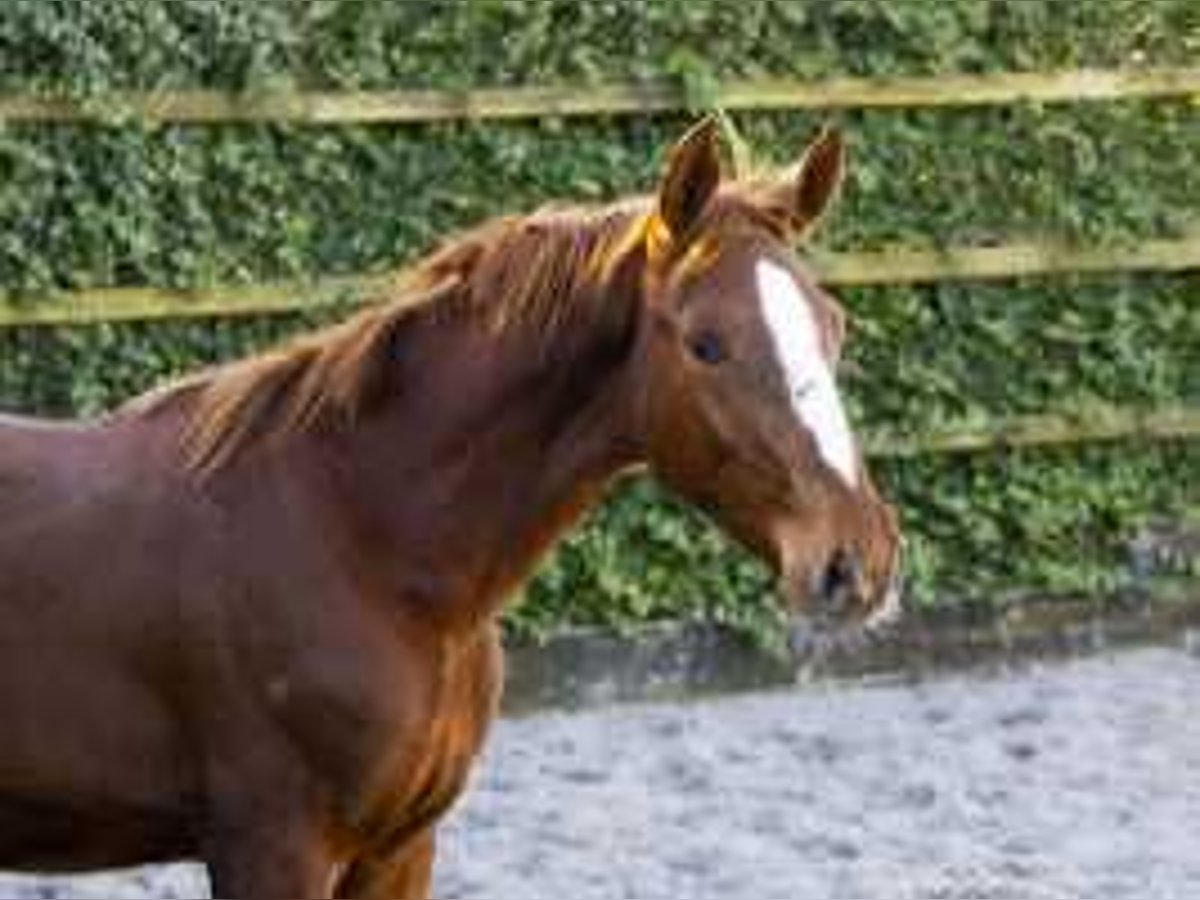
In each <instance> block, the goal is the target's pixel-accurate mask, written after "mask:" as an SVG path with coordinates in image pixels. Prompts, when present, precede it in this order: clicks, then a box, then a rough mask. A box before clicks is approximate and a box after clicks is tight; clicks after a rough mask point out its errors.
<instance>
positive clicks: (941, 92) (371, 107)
mask: <svg viewBox="0 0 1200 900" xmlns="http://www.w3.org/2000/svg"><path fill="white" fill-rule="evenodd" d="M1195 95H1200V67H1182V68H1162V69H1129V70H1100V69H1080V70H1067V71H1059V72H1001V73H992V74H978V75H938V76H922V77H893V78H833V79H824V80H820V81H799V80H791V79H767V80H763V79H757V80H751V81H730V82H726V83H725V84H723V85H719V86H718V87H716V88H715V90H714V91H713V93H712V95H711V96H710V97H706V98H705V101H706V102H705V105H709V104H711V105H715V106H719V107H721V108H724V109H727V110H772V109H813V110H819V109H846V108H895V107H945V106H980V105H994V104H1009V103H1020V102H1029V103H1065V102H1079V101H1097V100H1118V99H1133V98H1140V97H1179V96H1184V97H1186V96H1195ZM692 103H693V100H692V99H691V98H689V96H688V93H687V91H686V90H685V88H684V87H683V86H682V85H680V84H678V83H663V82H657V83H644V84H637V83H629V84H607V85H604V84H601V85H594V86H574V85H564V86H554V87H548V86H530V87H511V88H476V89H468V90H461V91H453V90H444V91H433V90H409V91H348V92H339V93H334V92H320V91H313V92H300V93H297V92H286V93H281V92H261V93H255V92H248V93H244V94H230V93H222V92H218V91H205V90H181V91H163V92H152V93H130V92H125V93H113V94H106V95H103V96H102V97H98V98H95V99H80V100H76V99H70V98H64V97H51V96H43V95H34V94H10V95H7V96H0V122H2V121H8V122H43V123H56V122H57V123H68V122H120V121H123V120H128V119H135V120H139V121H145V122H158V123H168V122H177V123H191V124H215V123H222V122H243V123H246V122H260V123H263V122H288V123H293V124H310V125H349V124H359V125H363V124H383V123H391V124H401V123H415V122H436V121H446V120H483V119H524V118H538V117H547V116H555V117H557V116H599V115H627V114H634V113H656V112H668V111H674V110H684V109H687V108H689V106H691V105H692Z"/></svg>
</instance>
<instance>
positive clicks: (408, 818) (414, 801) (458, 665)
mask: <svg viewBox="0 0 1200 900" xmlns="http://www.w3.org/2000/svg"><path fill="white" fill-rule="evenodd" d="M393 662H394V666H389V667H388V668H389V670H390V672H391V673H392V674H391V677H389V678H386V679H384V678H380V668H379V666H378V664H377V663H372V662H371V661H368V660H363V661H361V664H362V667H361V668H360V669H357V670H356V675H355V677H353V678H350V679H343V680H342V681H341V683H340V686H338V687H336V688H331V689H329V690H327V691H323V692H321V693H322V694H323V696H314V695H311V694H310V696H309V697H308V702H306V703H304V704H303V705H302V708H301V707H297V710H296V711H297V712H298V713H299V716H298V717H297V720H296V721H297V723H298V724H301V725H302V726H303V728H304V730H305V731H306V733H305V734H304V735H302V736H300V737H301V740H300V742H301V743H302V744H303V746H304V747H305V750H306V756H307V759H308V761H309V764H310V765H311V767H312V769H313V771H314V773H320V774H319V776H318V777H319V779H320V780H321V781H324V782H325V783H326V784H327V787H328V788H329V789H330V790H331V792H332V793H333V794H334V795H335V796H336V797H337V798H338V804H339V806H341V808H342V815H343V817H344V818H345V820H346V821H347V822H348V823H349V824H351V825H352V826H353V828H354V830H356V831H357V832H359V834H360V835H361V836H362V837H364V838H367V839H368V840H372V841H374V840H382V839H385V838H386V839H387V840H392V839H393V837H394V835H395V834H396V833H397V832H398V831H403V830H404V829H405V827H406V823H412V822H425V823H429V822H431V821H433V820H434V819H436V818H437V817H438V816H440V815H441V813H442V812H444V811H445V810H446V809H447V808H448V807H449V806H450V805H451V804H452V803H453V801H454V799H455V798H456V797H457V796H458V794H459V793H460V792H461V791H462V788H463V786H464V784H465V782H466V779H467V775H468V772H469V770H470V767H471V765H472V763H473V762H474V760H475V758H476V756H477V755H478V753H479V750H480V748H481V747H482V744H483V741H484V739H485V737H486V734H487V730H488V726H489V724H490V722H491V721H492V719H493V718H494V716H495V712H496V708H497V705H498V700H499V694H500V687H501V682H502V654H501V649H500V642H499V639H498V636H497V634H496V632H495V630H494V629H492V628H490V627H489V628H487V629H485V630H484V631H483V632H481V633H480V634H479V635H478V636H477V638H476V639H474V640H472V641H471V642H469V643H467V644H466V645H465V646H463V647H461V648H458V649H456V650H455V651H452V652H448V653H444V654H441V655H440V658H438V659H434V658H433V657H432V655H431V656H430V657H428V658H426V657H425V656H424V655H422V654H415V653H410V654H404V658H402V659H397V660H393ZM368 676H369V677H368ZM364 680H366V681H369V682H370V686H369V687H366V686H365V681H364ZM318 723H319V725H318V727H310V726H314V725H317V724H318ZM293 734H294V735H295V734H296V732H295V731H293Z"/></svg>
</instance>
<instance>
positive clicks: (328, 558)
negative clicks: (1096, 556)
mask: <svg viewBox="0 0 1200 900" xmlns="http://www.w3.org/2000/svg"><path fill="white" fill-rule="evenodd" d="M842 171H843V147H842V142H841V139H840V138H839V136H838V135H837V134H836V133H835V132H833V131H825V132H823V133H822V134H821V135H820V136H819V137H818V138H817V139H816V140H815V141H814V142H813V143H812V145H811V146H810V147H809V148H808V150H807V152H806V153H805V154H804V156H803V158H802V161H801V162H800V164H799V165H798V166H797V167H796V168H795V169H794V170H793V171H792V172H790V173H789V174H788V175H786V176H785V177H781V178H778V179H775V180H759V181H746V182H737V181H731V182H723V179H722V165H721V159H720V148H719V141H718V137H717V133H716V129H715V127H714V126H713V124H712V123H711V122H705V123H702V124H701V125H699V126H697V127H696V128H694V129H693V130H691V131H690V132H689V133H688V134H687V135H685V136H684V137H683V138H682V139H681V141H680V142H679V143H678V144H677V145H676V147H675V148H674V149H673V151H672V152H671V154H670V157H669V160H668V163H667V166H666V171H665V175H664V177H663V179H662V182H661V184H660V186H659V189H658V191H657V194H656V195H655V196H652V197H648V198H641V199H638V198H634V199H629V200H625V201H622V202H618V203H615V204H612V205H608V206H604V207H599V208H587V209H569V208H551V209H545V210H542V211H539V212H536V213H534V214H532V215H528V216H522V217H510V218H504V219H500V220H496V221H492V222H489V223H487V224H484V225H483V226H481V227H479V228H476V229H475V230H471V231H468V232H466V233H464V234H462V235H460V236H458V237H456V238H454V239H452V240H450V241H449V242H448V243H447V244H446V245H445V246H444V247H443V248H442V249H440V250H439V251H437V252H435V253H434V254H433V255H431V256H430V257H428V258H427V259H425V260H424V261H422V262H420V263H418V264H417V265H415V266H414V267H412V268H411V269H410V270H408V271H406V272H404V273H402V274H401V275H399V276H397V278H396V280H395V283H394V285H393V286H392V287H391V288H390V289H389V290H388V291H386V292H385V293H386V296H384V297H381V298H380V301H379V302H378V303H376V304H374V305H372V306H370V307H369V308H367V309H366V310H364V311H363V312H361V313H360V314H358V315H357V316H355V317H353V318H351V319H350V320H348V321H346V322H344V323H343V324H341V325H338V326H335V327H333V328H330V329H328V330H325V331H322V332H320V333H316V334H311V335H308V336H305V337H302V338H300V339H298V340H296V341H294V342H293V343H291V344H290V345H287V346H285V347H283V348H281V349H278V350H275V351H272V352H268V353H265V354H262V355H259V356H256V357H253V358H250V359H246V360H244V361H241V362H235V363H232V364H229V365H225V366H221V367H218V368H215V369H213V370H210V371H208V372H204V373H201V374H199V375H197V376H194V377H192V378H189V379H186V380H183V381H180V382H177V383H174V384H171V385H168V386H167V387H165V388H162V389H160V390H158V391H156V392H153V393H151V394H149V395H146V396H143V397H140V398H137V399H135V400H133V401H132V402H130V403H128V404H126V405H125V406H123V407H121V408H120V409H118V410H116V411H115V412H113V413H112V414H110V415H108V416H105V417H103V418H101V419H98V420H96V421H90V422H80V423H58V424H53V423H46V422H40V421H34V420H30V419H21V418H15V417H13V418H6V419H3V420H2V421H0V721H2V722H3V736H2V739H0V868H10V869H14V868H15V869H36V870H44V871H68V870H80V869H88V868H99V867H110V866H122V865H130V864H138V863H147V862H159V861H169V860H179V859H199V860H201V861H203V862H204V863H205V864H206V865H207V868H208V872H209V874H210V877H211V881H212V884H213V888H214V891H215V893H216V894H217V895H218V896H239V897H319V896H331V895H332V896H339V897H353V896H364V897H391V898H397V897H399V898H423V897H425V896H426V895H427V893H428V890H429V883H430V871H431V866H432V860H433V853H434V829H435V826H436V824H437V822H438V820H439V818H440V817H441V816H442V814H443V813H444V812H445V811H446V809H447V808H448V807H449V806H450V805H451V804H452V802H453V801H454V799H455V798H456V797H457V796H458V794H459V793H460V791H461V789H462V787H463V784H464V781H465V779H466V777H467V773H468V769H469V767H470V765H471V763H472V760H473V759H474V758H475V756H476V754H477V752H478V750H479V748H480V745H481V743H482V741H483V739H484V734H485V731H486V729H487V725H488V722H489V721H490V720H491V719H492V717H493V715H494V713H495V710H496V703H497V697H498V693H499V690H500V683H501V653H500V644H499V641H498V636H497V628H496V618H497V614H498V613H499V612H500V610H501V609H502V607H503V604H504V602H505V599H506V598H507V597H509V596H510V594H511V593H512V592H513V590H514V588H515V587H516V586H517V585H519V584H520V583H521V582H522V581H523V580H524V579H525V578H527V577H528V576H529V574H530V572H531V570H532V569H533V567H534V565H535V563H536V562H537V560H538V559H539V558H541V557H542V556H543V554H544V553H545V552H546V551H547V550H548V549H549V548H550V547H551V545H552V544H553V543H554V542H555V540H556V539H557V538H558V537H559V536H560V535H561V534H562V533H563V532H564V531H565V530H566V529H567V528H568V527H570V526H571V524H572V523H573V522H575V521H576V520H577V519H578V518H579V516H580V515H581V514H582V513H583V512H584V511H585V510H586V509H587V508H588V507H590V506H592V505H593V504H595V503H596V502H598V501H599V499H600V498H601V496H602V494H603V492H604V491H605V489H606V488H607V487H608V486H609V485H610V483H611V482H612V481H613V480H614V479H615V478H616V477H617V476H618V475H620V474H622V473H625V472H628V471H631V470H634V469H638V468H646V469H649V471H650V472H651V473H653V474H654V475H656V476H657V477H658V478H659V479H661V480H662V481H663V482H664V483H665V484H666V485H668V486H669V487H670V488H671V489H672V490H673V491H675V492H677V493H678V494H679V495H680V496H681V497H683V498H685V499H686V500H688V501H690V502H691V503H693V504H695V505H696V506H698V507H700V508H702V509H703V510H705V511H706V512H707V513H708V514H710V515H711V516H712V518H713V519H715V520H716V522H717V523H718V524H719V525H721V526H722V527H724V528H725V529H727V530H728V531H729V532H730V533H731V534H732V535H734V536H735V537H736V538H737V539H738V540H740V541H742V542H743V543H745V544H746V545H747V546H749V547H750V548H752V549H753V550H754V551H756V552H757V553H758V554H760V555H761V556H762V558H763V559H764V560H765V561H766V562H767V563H768V564H769V565H770V566H772V567H773V568H774V569H775V570H776V571H777V572H778V573H779V575H780V578H781V581H782V584H783V596H784V597H785V600H786V603H787V604H788V606H789V608H790V609H791V610H792V611H793V612H794V613H795V615H796V617H797V620H798V621H801V622H805V623H807V625H806V629H807V630H808V631H810V632H817V633H822V634H829V633H835V632H844V631H846V630H853V629H858V628H861V627H864V626H866V625H868V624H870V623H873V622H876V621H879V620H880V619H882V618H886V617H888V616H891V615H892V614H893V612H894V608H895V605H896V595H895V582H896V574H897V566H898V555H899V550H898V548H899V538H898V533H897V528H896V524H895V518H894V516H893V513H892V511H891V510H890V509H889V507H888V506H887V505H885V504H884V503H883V502H882V501H881V500H880V498H879V496H878V495H877V493H876V491H875V489H874V488H873V487H872V484H871V481H870V479H869V477H868V475H867V472H866V470H865V469H864V466H863V461H862V457H861V455H860V452H859V449H858V444H857V443H856V441H855V439H854V436H853V434H852V433H851V431H850V428H849V426H848V424H847V421H846V416H845V414H844V412H843V410H842V405H841V402H840V400H839V398H838V392H837V388H836V385H835V379H834V370H835V366H836V362H837V358H838V355H839V353H840V350H841V346H842V341H843V336H844V330H845V329H844V324H843V322H844V319H843V314H842V312H841V310H840V309H839V307H838V305H837V303H836V302H835V301H834V299H833V298H832V297H831V296H830V295H829V294H828V293H826V292H825V291H824V290H822V289H821V287H820V286H819V285H818V284H817V282H816V281H815V280H814V278H813V276H812V275H811V274H810V272H809V270H808V269H807V268H806V266H805V265H804V264H803V263H802V262H801V261H800V260H799V259H798V258H797V257H796V256H795V255H794V254H793V252H792V250H791V249H790V245H791V244H792V243H793V242H794V241H795V240H796V239H798V238H799V237H800V236H802V235H803V234H804V233H805V232H806V231H807V230H808V229H810V228H811V227H812V225H813V224H814V223H815V222H816V221H817V220H818V219H819V218H820V217H821V215H822V214H823V213H824V211H825V210H826V208H827V206H828V205H829V204H830V202H831V200H832V198H833V197H834V195H835V194H836V192H837V187H838V184H839V181H840V179H841V176H842Z"/></svg>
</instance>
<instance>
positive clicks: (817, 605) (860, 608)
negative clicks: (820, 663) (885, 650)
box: [785, 550, 903, 659]
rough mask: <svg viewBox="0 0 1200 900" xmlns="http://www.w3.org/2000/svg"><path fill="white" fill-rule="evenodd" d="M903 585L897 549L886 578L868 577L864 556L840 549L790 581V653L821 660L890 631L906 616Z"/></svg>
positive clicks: (787, 580)
mask: <svg viewBox="0 0 1200 900" xmlns="http://www.w3.org/2000/svg"><path fill="white" fill-rule="evenodd" d="M902 581H903V574H902V567H901V564H900V553H899V551H898V550H897V552H896V553H895V554H894V559H893V561H892V563H891V565H889V566H888V567H887V570H886V574H885V575H883V576H882V577H878V578H872V577H870V576H869V575H868V574H867V569H866V566H864V564H863V562H862V561H861V559H860V558H858V557H857V556H855V555H854V554H853V553H851V552H849V551H846V550H836V551H835V552H834V553H833V554H832V555H831V556H830V557H829V559H828V561H827V562H826V564H825V565H824V566H822V567H819V568H818V569H817V570H816V571H815V572H812V573H809V574H808V575H807V576H806V577H789V578H786V580H785V583H786V588H785V590H786V593H787V594H788V600H789V606H790V607H791V609H792V610H793V611H794V613H793V619H792V629H791V647H792V652H793V653H794V654H795V655H796V657H797V658H800V659H806V658H811V657H813V656H814V655H816V656H818V657H819V656H823V655H825V654H826V653H827V652H828V651H829V650H832V649H836V648H837V647H839V646H842V645H854V644H856V643H857V642H858V641H859V640H860V639H861V638H863V637H867V636H871V635H874V634H878V633H879V632H882V631H884V630H886V629H887V628H888V627H890V626H891V625H893V624H895V622H896V621H898V620H899V618H900V616H901V614H902V610H903V603H902V597H901V595H902Z"/></svg>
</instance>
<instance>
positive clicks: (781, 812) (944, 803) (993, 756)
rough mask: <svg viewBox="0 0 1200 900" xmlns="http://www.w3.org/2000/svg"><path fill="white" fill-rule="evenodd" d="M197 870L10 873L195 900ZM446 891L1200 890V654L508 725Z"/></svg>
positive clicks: (38, 884)
mask: <svg viewBox="0 0 1200 900" xmlns="http://www.w3.org/2000/svg"><path fill="white" fill-rule="evenodd" d="M204 890H206V885H205V882H204V880H203V877H202V876H201V875H200V873H199V872H198V871H197V870H196V869H194V868H190V867H173V868H164V869H156V870H145V871H141V872H137V873H132V874H131V873H122V874H118V875H110V876H101V877H93V878H90V879H28V878H23V879H7V878H0V896H5V897H14V896H16V897H100V896H124V897H138V898H149V897H181V896H196V895H197V894H200V893H202V892H203V891H204ZM437 892H438V896H439V897H442V898H445V900H562V898H571V900H619V898H630V900H634V898H636V900H680V898H688V900H718V898H720V900H794V898H796V900H800V898H824V897H832V896H837V897H854V898H860V900H875V898H879V900H907V898H913V900H915V898H922V900H926V898H940V900H958V898H962V900H967V898H1030V900H1050V898H1064V900H1065V898H1072V900H1073V898H1081V897H1088V898H1105V900H1125V898H1128V900H1158V898H1163V900H1167V898H1171V900H1175V898H1194V897H1200V659H1197V658H1196V657H1195V656H1192V655H1189V654H1187V653H1185V652H1183V651H1177V650H1165V649H1150V650H1139V651H1131V652H1127V653H1124V654H1121V655H1119V656H1115V657H1111V658H1093V659H1089V660H1083V661H1076V662H1071V663H1064V664H1056V665H1048V666H1041V667H1036V668H1031V669H1026V670H1022V671H1019V672H1009V673H1007V674H1005V675H1002V676H988V677H981V676H955V677H948V678H942V679H938V680H935V681H929V682H925V683H921V684H916V685H908V686H904V685H878V686H870V685H853V686H848V685H830V684H821V685H813V686H808V687H804V688H799V689H795V690H790V691H785V692H778V693H768V694H757V695H749V696H742V697H735V698H725V699H717V700H709V701H704V702H698V703H691V704H680V705H663V706H652V707H624V708H618V709H611V710H605V711H600V712H588V713H582V714H576V715H545V716H538V717H534V718H528V719H523V720H513V721H506V722H503V723H501V724H500V725H499V726H498V728H497V730H496V733H495V734H494V737H493V740H492V743H491V749H490V752H489V754H488V756H487V759H486V761H485V763H484V765H483V766H482V768H481V769H480V770H479V773H478V777H477V778H476V781H475V785H474V788H473V790H472V791H471V793H470V795H469V796H468V797H467V799H466V801H465V802H464V803H463V804H462V806H461V807H460V808H459V810H458V811H457V813H456V814H455V815H454V817H453V819H452V821H451V822H449V823H448V825H447V826H446V828H445V830H444V837H443V839H442V853H441V859H440V863H439V869H438V888H437Z"/></svg>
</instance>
